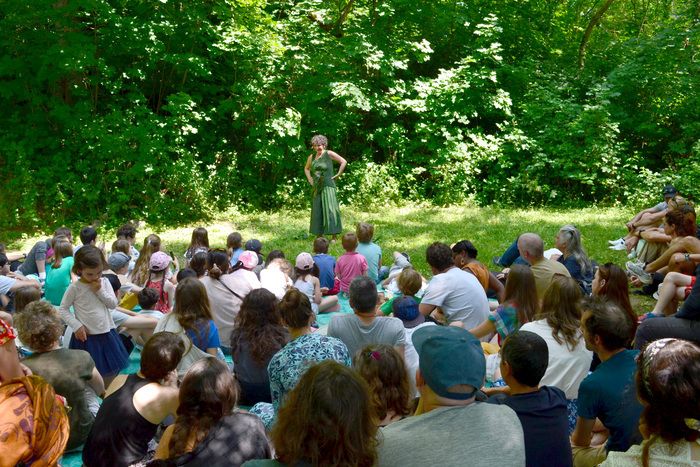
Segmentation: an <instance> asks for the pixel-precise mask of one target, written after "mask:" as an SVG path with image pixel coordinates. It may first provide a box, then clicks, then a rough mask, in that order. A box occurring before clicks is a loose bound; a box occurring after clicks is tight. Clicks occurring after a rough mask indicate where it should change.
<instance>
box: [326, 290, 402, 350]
mask: <svg viewBox="0 0 700 467" xmlns="http://www.w3.org/2000/svg"><path fill="white" fill-rule="evenodd" d="M377 297H378V296H377V286H376V284H375V282H374V281H373V280H372V279H371V278H370V277H369V276H358V277H356V278H355V279H354V280H353V281H352V283H351V284H350V306H351V307H352V309H353V311H354V313H353V314H342V315H336V316H334V317H332V318H331V321H330V323H329V324H328V335H329V336H331V337H336V338H338V339H340V340H341V341H343V343H344V344H345V345H346V346H347V347H348V350H349V351H350V355H355V354H356V353H357V351H359V350H360V349H362V348H363V347H364V346H366V345H368V344H388V345H391V346H393V347H395V348H396V350H397V351H398V352H399V353H400V354H401V355H402V356H403V353H404V345H405V344H406V332H405V331H404V328H403V323H401V320H399V319H397V318H390V317H388V316H377V311H376V309H377Z"/></svg>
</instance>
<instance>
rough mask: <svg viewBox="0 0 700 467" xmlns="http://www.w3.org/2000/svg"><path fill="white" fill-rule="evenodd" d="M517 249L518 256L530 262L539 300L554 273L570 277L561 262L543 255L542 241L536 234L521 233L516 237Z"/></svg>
mask: <svg viewBox="0 0 700 467" xmlns="http://www.w3.org/2000/svg"><path fill="white" fill-rule="evenodd" d="M518 251H519V252H520V256H521V257H522V258H523V259H525V260H526V261H527V262H528V263H529V264H530V269H532V274H533V275H534V276H535V288H536V289H537V297H538V298H539V299H540V300H542V297H544V293H545V291H546V290H547V288H548V287H549V285H550V284H551V283H552V278H553V277H554V275H555V274H560V275H562V276H565V277H571V274H569V270H568V269H566V267H565V266H564V265H563V264H562V263H560V262H558V261H554V260H551V259H546V258H545V257H544V242H543V241H542V238H541V237H540V236H539V235H537V234H534V233H524V234H522V235H521V236H520V237H519V238H518Z"/></svg>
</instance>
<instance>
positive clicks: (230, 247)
mask: <svg viewBox="0 0 700 467" xmlns="http://www.w3.org/2000/svg"><path fill="white" fill-rule="evenodd" d="M226 251H227V252H228V255H229V257H230V258H231V260H230V264H231V267H233V266H235V265H236V263H237V262H238V257H239V256H241V253H243V237H241V234H240V233H238V232H232V233H230V234H228V237H226Z"/></svg>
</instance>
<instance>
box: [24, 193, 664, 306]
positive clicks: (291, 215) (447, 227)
mask: <svg viewBox="0 0 700 467" xmlns="http://www.w3.org/2000/svg"><path fill="white" fill-rule="evenodd" d="M341 212H342V216H343V225H344V226H345V230H346V231H350V230H354V226H355V224H356V223H357V222H360V221H365V222H370V223H372V224H374V226H375V238H374V240H375V242H376V243H378V244H379V245H380V246H381V247H382V249H383V251H384V258H385V263H387V262H390V261H391V252H392V251H395V250H398V251H405V252H407V253H408V254H409V255H410V256H411V260H412V262H413V264H414V266H415V267H416V268H417V269H418V270H419V271H420V272H421V273H422V274H424V275H425V276H426V277H429V276H430V268H429V267H428V265H427V263H426V261H425V249H426V247H427V246H428V245H429V244H430V243H432V242H434V241H442V242H445V243H448V244H451V243H454V242H456V241H458V240H462V239H468V240H471V241H472V242H473V243H474V245H475V246H476V247H477V249H478V250H479V259H480V260H481V261H482V262H484V263H487V264H489V265H490V266H491V264H490V261H491V258H492V257H493V256H496V255H500V254H501V253H502V252H503V250H505V248H507V247H508V245H509V244H510V243H511V242H512V241H513V240H514V239H515V238H516V236H517V235H519V234H521V233H523V232H536V233H539V234H540V235H541V236H542V238H543V239H544V243H545V249H547V248H552V247H553V246H554V237H555V235H556V233H557V232H558V230H559V228H560V227H561V226H562V225H565V224H569V223H571V224H574V225H576V226H577V227H578V228H579V229H580V230H581V232H582V239H583V245H584V248H585V249H586V251H587V252H588V254H589V256H590V257H591V258H593V259H595V260H596V261H598V262H599V263H605V262H608V261H611V262H614V263H617V264H618V265H621V266H624V263H625V261H626V260H627V258H626V256H625V254H624V252H620V251H613V250H609V249H608V243H607V240H610V239H614V238H619V237H620V236H621V235H622V234H623V233H624V232H625V229H624V223H625V222H626V221H627V220H628V219H629V218H630V217H631V216H632V215H633V214H634V212H633V210H632V209H627V208H585V209H502V208H478V207H473V206H468V205H460V206H451V207H444V208H443V207H434V206H418V205H411V206H405V207H400V208H386V209H385V210H382V211H372V212H368V211H363V210H362V209H360V208H354V207H343V208H342V209H341ZM198 226H204V227H206V228H207V230H208V231H209V242H210V245H211V246H212V247H223V246H225V244H226V236H227V235H228V234H229V233H231V232H233V231H238V232H240V233H241V235H242V236H243V239H244V241H245V240H248V239H250V238H257V239H259V240H260V241H262V242H263V254H267V252H269V251H270V250H273V249H279V250H282V251H284V252H285V254H286V256H287V258H289V259H291V260H292V261H293V260H294V257H295V256H296V254H298V253H299V252H301V251H309V252H311V250H312V243H313V236H312V235H310V234H309V233H308V226H309V212H308V211H306V210H304V211H285V212H274V213H252V214H246V213H240V212H237V211H235V210H231V211H229V212H226V213H221V214H219V215H217V216H215V217H214V219H212V220H211V221H209V222H206V223H197V224H191V225H185V226H182V227H180V228H176V229H169V230H157V229H156V230H153V229H151V228H149V227H148V226H142V227H140V229H139V233H138V236H137V247H138V246H139V245H140V244H141V242H142V240H143V238H144V237H145V236H146V235H148V234H149V233H152V232H153V233H156V234H158V235H159V236H160V237H161V239H162V240H163V243H164V248H163V249H164V250H165V251H171V250H172V251H173V252H175V254H177V255H179V256H180V257H181V256H182V253H184V251H185V249H186V248H187V246H188V244H189V240H190V236H191V233H192V229H193V228H194V227H198ZM74 236H75V237H76V241H79V240H78V239H77V236H78V235H77V232H74ZM38 238H40V237H37V236H33V237H31V238H26V239H24V240H22V241H21V242H19V243H17V244H14V245H11V246H13V247H16V248H21V249H23V250H24V251H28V250H29V248H31V245H32V244H33V243H34V242H35V241H36V240H37V239H38ZM101 239H102V240H104V241H105V242H106V243H107V246H108V248H109V245H111V242H112V241H114V239H115V237H114V232H112V233H111V234H109V235H105V236H104V237H102V238H101ZM330 253H331V254H333V255H335V256H339V255H341V254H342V253H343V250H342V246H341V245H340V241H337V242H335V243H333V244H332V245H331V251H330ZM651 306H653V305H652V304H651V301H649V300H644V301H643V303H641V304H639V306H638V307H637V308H639V309H638V311H639V312H642V311H644V312H646V311H649V310H650V309H651V308H650V307H651Z"/></svg>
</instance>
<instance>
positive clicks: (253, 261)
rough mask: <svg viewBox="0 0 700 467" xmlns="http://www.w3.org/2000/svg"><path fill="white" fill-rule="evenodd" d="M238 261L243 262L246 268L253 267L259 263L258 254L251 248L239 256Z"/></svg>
mask: <svg viewBox="0 0 700 467" xmlns="http://www.w3.org/2000/svg"><path fill="white" fill-rule="evenodd" d="M238 261H240V262H241V263H243V267H244V268H246V269H253V268H254V267H255V266H257V265H258V255H257V254H256V253H255V252H254V251H251V250H247V251H244V252H243V253H241V256H239V257H238Z"/></svg>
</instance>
